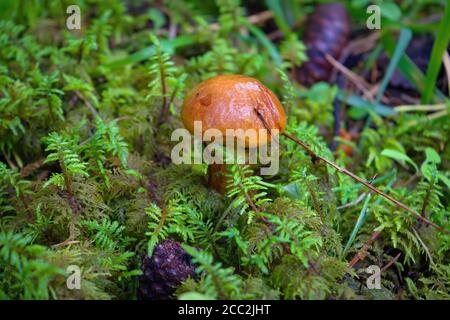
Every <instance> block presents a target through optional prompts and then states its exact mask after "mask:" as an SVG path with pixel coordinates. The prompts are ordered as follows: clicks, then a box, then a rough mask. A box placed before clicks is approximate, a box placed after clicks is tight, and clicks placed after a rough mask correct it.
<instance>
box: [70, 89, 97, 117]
mask: <svg viewBox="0 0 450 320" xmlns="http://www.w3.org/2000/svg"><path fill="white" fill-rule="evenodd" d="M75 95H76V96H77V97H78V98H79V99H81V100H82V101H83V102H84V104H85V105H86V107H88V109H89V110H90V111H91V112H92V114H93V115H94V117H95V116H97V115H98V112H97V109H95V107H94V106H93V105H92V103H90V102H89V100H88V99H86V98H85V97H84V96H83V95H82V94H81V92H79V91H75Z"/></svg>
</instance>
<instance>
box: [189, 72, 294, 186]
mask: <svg viewBox="0 0 450 320" xmlns="http://www.w3.org/2000/svg"><path fill="white" fill-rule="evenodd" d="M181 118H182V121H183V124H184V126H185V127H186V129H188V130H189V131H190V132H191V133H194V122H195V121H200V122H201V123H202V134H203V133H204V132H205V131H206V130H208V129H218V130H219V131H220V132H221V133H222V134H223V137H224V138H226V137H227V132H226V130H227V129H243V130H247V129H254V130H256V136H254V137H249V136H247V135H246V136H244V137H242V136H237V137H235V138H236V139H237V140H238V141H237V142H240V143H241V144H243V145H245V147H246V148H257V147H259V146H261V145H264V144H266V143H267V142H268V141H267V140H268V139H267V136H270V137H271V138H272V139H273V138H275V136H274V135H273V134H272V132H271V130H273V129H278V130H279V133H282V132H283V131H284V129H285V127H286V115H285V112H284V109H283V106H282V105H281V103H280V101H279V100H278V98H277V97H276V96H275V94H274V93H273V92H272V91H270V90H269V89H268V88H267V87H265V86H264V85H263V84H262V83H261V82H259V81H258V80H256V79H254V78H251V77H247V76H243V75H238V74H228V75H218V76H215V77H212V78H209V79H207V80H205V81H203V82H201V83H200V84H198V85H197V86H196V87H194V88H193V89H192V90H191V91H190V92H189V93H188V94H187V96H186V98H185V100H184V103H183V107H182V111H181ZM260 129H266V130H269V134H268V135H260V132H259V130H260ZM225 172H226V165H224V164H214V165H210V167H209V184H210V185H211V186H212V187H213V188H215V189H216V190H217V191H219V192H221V193H224V192H225V190H226V188H225V186H226V180H225V178H224V177H223V174H224V173H225Z"/></svg>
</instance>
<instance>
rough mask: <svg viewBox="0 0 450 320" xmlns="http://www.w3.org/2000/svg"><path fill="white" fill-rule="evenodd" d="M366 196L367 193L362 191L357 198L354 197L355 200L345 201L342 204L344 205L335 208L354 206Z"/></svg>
mask: <svg viewBox="0 0 450 320" xmlns="http://www.w3.org/2000/svg"><path fill="white" fill-rule="evenodd" d="M366 196H367V193H365V192H364V193H362V194H361V195H360V196H359V197H358V199H356V200H355V201H353V202H349V203H346V204H344V205H342V206H339V207H337V208H336V210H342V209H347V208H350V207H353V206H356V205H358V204H359V203H360V202H361V201H363V200H364V198H365V197H366Z"/></svg>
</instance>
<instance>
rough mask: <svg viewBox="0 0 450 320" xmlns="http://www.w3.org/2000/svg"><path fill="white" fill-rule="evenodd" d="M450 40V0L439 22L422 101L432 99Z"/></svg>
mask: <svg viewBox="0 0 450 320" xmlns="http://www.w3.org/2000/svg"><path fill="white" fill-rule="evenodd" d="M449 41H450V1H448V4H447V6H446V7H445V12H444V16H443V17H442V20H441V23H440V24H439V30H438V32H437V35H436V40H435V42H434V45H433V50H432V51H431V56H430V63H429V64H428V69H427V75H426V78H425V90H424V92H423V95H422V103H428V102H429V101H430V100H431V96H432V94H433V90H434V88H435V86H436V80H437V77H438V75H439V70H440V69H441V66H442V56H443V55H444V52H445V51H446V50H447V47H448V43H449Z"/></svg>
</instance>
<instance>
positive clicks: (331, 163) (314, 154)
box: [282, 132, 450, 234]
mask: <svg viewBox="0 0 450 320" xmlns="http://www.w3.org/2000/svg"><path fill="white" fill-rule="evenodd" d="M282 135H284V136H285V137H287V138H289V139H291V140H292V141H294V142H295V143H297V144H298V145H300V146H301V147H303V149H305V150H306V152H308V154H309V155H310V156H311V157H312V158H313V159H319V160H322V161H323V162H325V163H326V164H328V165H330V166H332V167H333V168H334V169H336V170H337V171H338V172H340V173H343V174H345V175H347V176H349V177H350V178H352V179H353V180H355V181H356V182H359V183H361V184H362V185H364V186H365V187H367V188H369V189H370V190H372V191H373V192H375V193H377V194H379V195H380V196H382V197H383V198H385V199H387V200H389V201H390V202H392V203H394V204H395V205H397V206H398V207H400V208H402V209H403V210H405V211H408V212H409V213H411V214H412V215H413V216H415V217H416V218H417V219H419V220H421V221H423V222H425V223H426V224H428V225H431V226H433V227H435V228H436V229H438V230H440V231H443V232H445V233H449V234H450V232H448V231H447V230H444V229H443V228H442V227H441V226H439V225H437V224H435V223H434V222H432V221H430V220H428V219H427V218H425V217H422V216H421V215H420V214H419V213H417V212H416V211H415V210H413V209H411V208H409V207H408V206H406V205H405V204H403V203H401V202H400V201H398V200H396V199H394V198H392V197H391V196H389V195H387V194H386V193H384V192H383V191H381V190H378V189H377V188H376V187H374V186H373V185H371V184H370V183H368V182H367V181H366V180H364V179H362V178H360V177H358V176H357V175H356V174H354V173H353V172H351V171H349V170H347V169H346V168H342V167H340V166H338V165H337V164H335V163H334V162H332V161H331V160H328V159H327V158H324V157H322V156H319V155H317V154H316V153H314V151H312V150H311V148H310V147H309V146H308V145H307V144H306V143H304V142H303V141H301V140H300V139H298V138H297V137H295V136H293V135H291V134H289V133H286V132H284V133H282Z"/></svg>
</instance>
